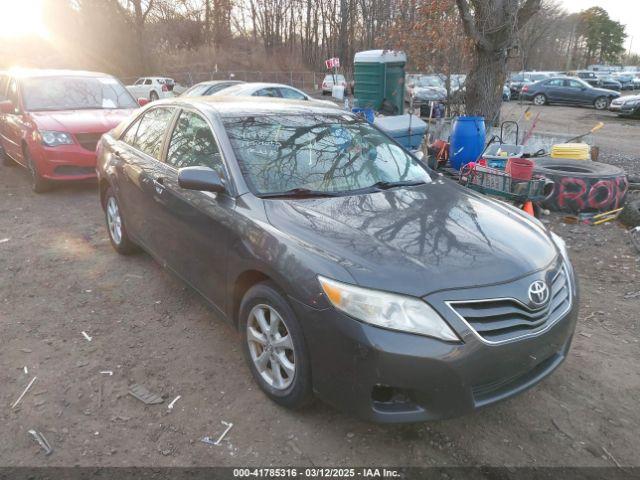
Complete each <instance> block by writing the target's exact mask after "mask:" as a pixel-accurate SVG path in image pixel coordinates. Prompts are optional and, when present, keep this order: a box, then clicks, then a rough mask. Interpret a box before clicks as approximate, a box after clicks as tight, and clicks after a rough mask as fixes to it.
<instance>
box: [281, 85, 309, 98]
mask: <svg viewBox="0 0 640 480" xmlns="http://www.w3.org/2000/svg"><path fill="white" fill-rule="evenodd" d="M280 95H282V97H283V98H290V99H292V100H306V99H307V96H306V95H304V94H303V93H300V92H298V91H297V90H294V89H292V88H280Z"/></svg>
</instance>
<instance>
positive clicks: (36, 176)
mask: <svg viewBox="0 0 640 480" xmlns="http://www.w3.org/2000/svg"><path fill="white" fill-rule="evenodd" d="M24 159H25V161H26V163H27V169H28V170H29V176H30V178H31V190H33V191H34V192H35V193H44V192H48V191H49V190H51V182H49V181H48V180H47V179H46V178H43V177H42V176H41V175H40V173H39V172H38V167H37V166H36V164H35V162H34V161H33V159H32V158H31V155H30V154H29V151H28V150H27V149H26V147H25V150H24Z"/></svg>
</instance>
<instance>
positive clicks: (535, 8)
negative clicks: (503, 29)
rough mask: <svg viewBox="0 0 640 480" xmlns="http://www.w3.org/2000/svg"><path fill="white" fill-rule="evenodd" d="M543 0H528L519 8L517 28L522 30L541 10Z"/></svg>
mask: <svg viewBox="0 0 640 480" xmlns="http://www.w3.org/2000/svg"><path fill="white" fill-rule="evenodd" d="M541 4H542V0H526V1H525V2H524V5H522V7H520V9H519V10H518V18H517V22H516V28H517V29H518V30H520V29H521V28H522V27H524V25H525V23H527V22H528V21H529V19H530V18H531V17H533V16H534V15H535V14H536V13H538V12H539V11H540V5H541Z"/></svg>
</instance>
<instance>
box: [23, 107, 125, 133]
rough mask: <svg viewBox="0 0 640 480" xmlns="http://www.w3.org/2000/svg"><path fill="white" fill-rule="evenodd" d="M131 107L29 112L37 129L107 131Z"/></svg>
mask: <svg viewBox="0 0 640 480" xmlns="http://www.w3.org/2000/svg"><path fill="white" fill-rule="evenodd" d="M131 112H133V110H132V109H124V108H123V109H96V110H63V111H56V112H30V115H31V118H32V119H33V121H34V122H35V123H36V125H37V126H38V129H39V130H54V131H62V132H68V133H104V132H108V131H109V130H111V129H112V128H114V127H115V126H116V125H118V124H119V123H120V122H122V121H123V120H124V119H126V118H127V117H128V116H129V115H130V114H131Z"/></svg>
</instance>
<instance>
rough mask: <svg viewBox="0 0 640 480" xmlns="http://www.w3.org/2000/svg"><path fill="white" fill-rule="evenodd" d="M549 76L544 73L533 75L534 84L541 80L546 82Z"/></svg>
mask: <svg viewBox="0 0 640 480" xmlns="http://www.w3.org/2000/svg"><path fill="white" fill-rule="evenodd" d="M545 78H547V76H546V75H545V74H544V73H532V74H531V80H532V81H534V82H538V81H540V80H544V79H545Z"/></svg>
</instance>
